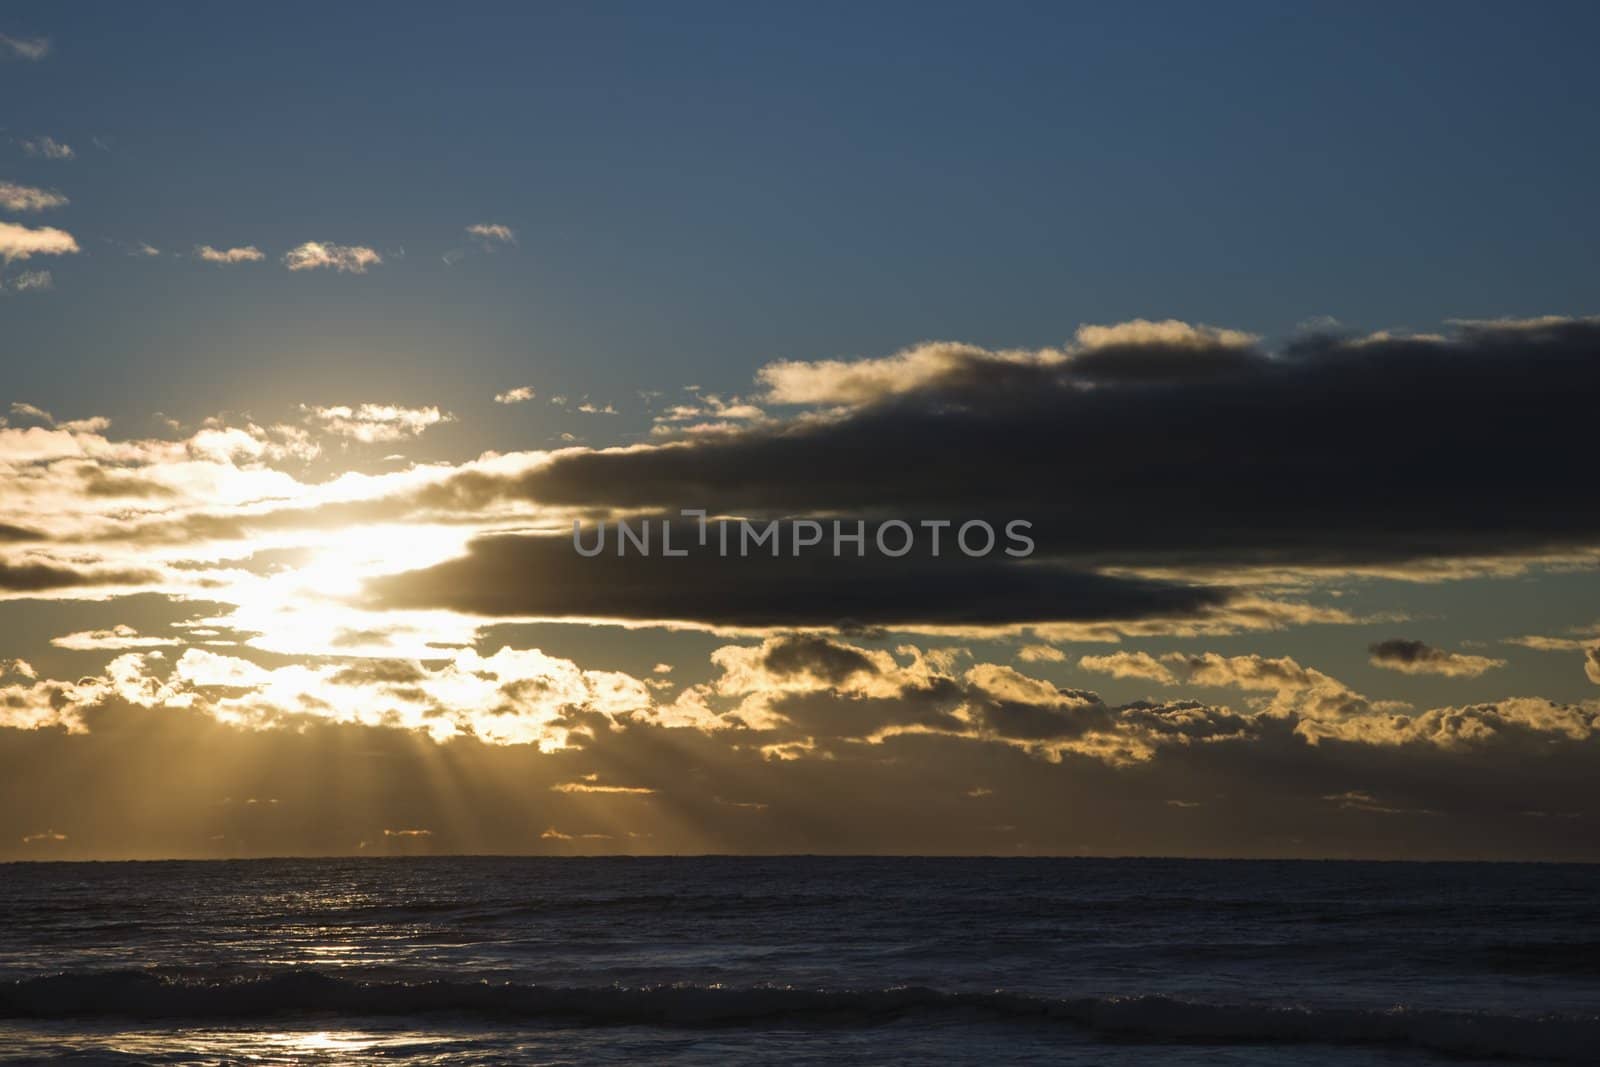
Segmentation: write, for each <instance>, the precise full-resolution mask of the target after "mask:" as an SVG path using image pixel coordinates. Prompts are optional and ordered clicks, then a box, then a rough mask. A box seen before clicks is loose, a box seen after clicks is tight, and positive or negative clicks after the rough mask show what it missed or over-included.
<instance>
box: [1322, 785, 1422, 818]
mask: <svg viewBox="0 0 1600 1067" xmlns="http://www.w3.org/2000/svg"><path fill="white" fill-rule="evenodd" d="M1322 799H1323V800H1326V801H1328V802H1329V803H1332V804H1337V805H1339V807H1341V808H1344V809H1346V810H1348V811H1365V812H1370V813H1372V814H1375V815H1438V814H1439V813H1438V812H1437V811H1431V810H1429V809H1427V808H1396V807H1391V806H1389V805H1387V804H1383V803H1381V802H1380V801H1379V800H1378V798H1377V797H1375V796H1373V795H1372V794H1371V793H1363V792H1361V791H1360V790H1348V791H1346V792H1343V793H1332V794H1329V795H1327V796H1324V797H1323V798H1322Z"/></svg>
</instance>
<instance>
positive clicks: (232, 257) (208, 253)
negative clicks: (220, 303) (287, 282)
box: [194, 245, 303, 270]
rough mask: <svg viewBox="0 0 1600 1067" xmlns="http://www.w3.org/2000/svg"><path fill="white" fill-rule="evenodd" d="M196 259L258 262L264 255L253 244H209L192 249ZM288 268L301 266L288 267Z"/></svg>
mask: <svg viewBox="0 0 1600 1067" xmlns="http://www.w3.org/2000/svg"><path fill="white" fill-rule="evenodd" d="M194 255H195V258H196V259H201V260H204V261H205V262H207V263H258V262H260V261H261V260H263V259H265V258H266V257H265V256H264V255H263V254H262V252H261V250H260V249H259V248H257V247H256V246H255V245H244V246H242V247H238V248H213V247H212V246H210V245H200V246H198V247H197V248H196V249H195V250H194ZM289 269H290V270H298V269H303V268H297V267H290V268H289Z"/></svg>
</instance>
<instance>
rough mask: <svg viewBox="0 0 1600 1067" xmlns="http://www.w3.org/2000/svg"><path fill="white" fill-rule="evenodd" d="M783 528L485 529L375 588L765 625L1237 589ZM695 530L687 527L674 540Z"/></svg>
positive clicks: (1205, 597)
mask: <svg viewBox="0 0 1600 1067" xmlns="http://www.w3.org/2000/svg"><path fill="white" fill-rule="evenodd" d="M784 529H785V531H786V532H785V534H784V538H783V542H782V543H783V545H784V546H785V548H784V551H785V555H783V556H780V557H778V558H773V557H771V556H770V555H752V556H750V557H748V558H741V557H739V556H737V555H735V556H731V557H727V558H724V557H721V556H718V555H716V554H714V553H709V552H706V551H703V550H702V551H699V552H696V553H695V554H692V555H690V556H689V557H686V558H667V557H664V556H661V555H652V556H639V555H633V554H630V555H628V556H625V557H620V558H619V557H618V556H616V555H615V554H613V553H612V552H610V551H608V552H607V553H605V554H603V555H600V556H596V557H594V558H590V559H585V558H582V557H580V556H579V555H578V554H577V553H576V552H575V551H574V549H573V543H572V538H571V537H570V536H496V537H485V538H481V539H479V540H477V541H474V542H473V543H472V545H471V548H470V551H469V552H468V553H467V555H466V556H464V557H462V558H460V559H456V560H451V561H449V562H446V563H442V564H439V565H437V566H434V567H430V568H428V569H426V570H421V571H415V572H411V573H408V574H402V575H398V576H395V577H392V578H382V579H378V580H376V581H374V582H372V583H371V584H370V586H369V589H370V594H371V597H372V598H373V600H374V601H375V602H376V603H377V604H378V605H380V606H384V607H395V608H418V607H447V608H454V609H456V610H460V611H467V612H473V613H477V614H483V615H525V616H537V617H569V616H580V617H595V618H616V619H641V620H642V619H675V620H683V621H694V622H701V623H708V624H722V625H730V626H760V627H767V626H770V627H783V626H806V625H819V626H880V625H881V626H888V625H894V624H909V623H928V624H933V623H938V624H949V625H998V624H1006V623H1016V622H1071V621H1101V620H1121V619H1138V618H1147V617H1152V616H1159V617H1180V618H1181V617H1200V616H1203V615H1205V614H1206V613H1207V612H1209V611H1211V610H1215V609H1220V608H1222V607H1223V606H1224V605H1225V604H1226V602H1227V600H1228V592H1227V590H1224V589H1219V588H1214V587H1200V586H1188V585H1182V584H1177V583H1167V582H1157V581H1145V580H1140V579H1135V578H1116V577H1109V576H1105V575H1099V574H1092V573H1087V572H1084V571H1076V570H1072V569H1069V568H1066V567H1062V566H1059V565H1054V564H1040V563H1034V562H1031V561H1027V560H1013V559H1009V558H1007V557H1005V556H1003V555H1000V554H999V553H998V552H997V553H996V554H995V555H993V556H989V557H983V558H969V557H966V556H964V555H962V554H961V553H960V552H950V551H949V550H948V549H947V550H945V551H944V552H942V554H941V555H940V556H939V557H938V558H934V557H933V556H932V555H931V554H930V552H928V551H927V550H926V546H925V548H924V550H921V551H919V552H917V553H914V554H913V555H908V556H905V557H902V558H888V557H884V556H881V555H878V554H876V553H870V554H869V555H867V556H865V557H856V556H850V555H846V556H842V557H839V558H835V557H833V556H832V555H830V554H829V551H830V550H829V548H828V546H827V545H823V546H817V547H816V548H813V549H811V550H809V551H808V552H807V553H806V554H803V555H801V556H799V557H795V556H792V555H789V554H788V552H789V549H788V547H787V546H788V545H789V544H790V543H791V539H790V537H789V535H788V533H787V530H788V529H789V527H785V528H784ZM656 532H657V534H659V527H656ZM869 536H870V534H869ZM948 536H949V535H948V532H947V533H946V537H947V538H948ZM589 537H590V538H592V533H591V534H590V535H589ZM693 538H694V533H693V532H692V527H691V526H689V525H684V526H682V527H679V528H678V530H677V532H676V533H675V534H674V535H673V542H674V543H675V544H677V545H689V544H692V543H693ZM586 543H589V540H588V539H587V538H586ZM608 547H609V546H608Z"/></svg>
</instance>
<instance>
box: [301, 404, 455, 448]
mask: <svg viewBox="0 0 1600 1067" xmlns="http://www.w3.org/2000/svg"><path fill="white" fill-rule="evenodd" d="M300 410H301V411H302V412H303V413H304V416H305V419H306V421H307V422H309V423H311V424H312V425H314V426H316V427H317V428H318V429H320V430H322V431H323V432H324V433H331V434H334V435H335V436H338V437H348V438H350V439H351V440H354V441H360V442H362V443H364V444H370V443H373V442H377V441H400V440H403V439H405V438H408V437H417V436H419V435H420V434H422V433H423V431H425V430H427V429H428V428H429V427H431V426H437V425H439V424H440V423H443V422H451V421H453V420H454V418H455V416H453V415H451V414H450V413H449V412H441V411H440V410H439V409H438V408H437V407H433V406H432V405H430V406H428V407H420V408H408V407H401V406H400V405H397V404H359V405H356V406H355V407H351V406H349V405H342V404H341V405H333V406H329V407H323V406H313V405H306V404H302V405H301V406H300Z"/></svg>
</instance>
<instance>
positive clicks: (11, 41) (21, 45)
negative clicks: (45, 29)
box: [0, 33, 50, 62]
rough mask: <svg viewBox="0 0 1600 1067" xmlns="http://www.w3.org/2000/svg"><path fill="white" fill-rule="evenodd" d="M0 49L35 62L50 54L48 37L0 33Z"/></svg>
mask: <svg viewBox="0 0 1600 1067" xmlns="http://www.w3.org/2000/svg"><path fill="white" fill-rule="evenodd" d="M0 51H5V52H10V53H11V55H13V56H15V57H16V58H18V59H27V60H33V61H35V62H37V61H38V60H41V59H43V58H44V57H45V56H47V55H49V54H50V38H48V37H12V36H10V35H8V34H4V33H0Z"/></svg>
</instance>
